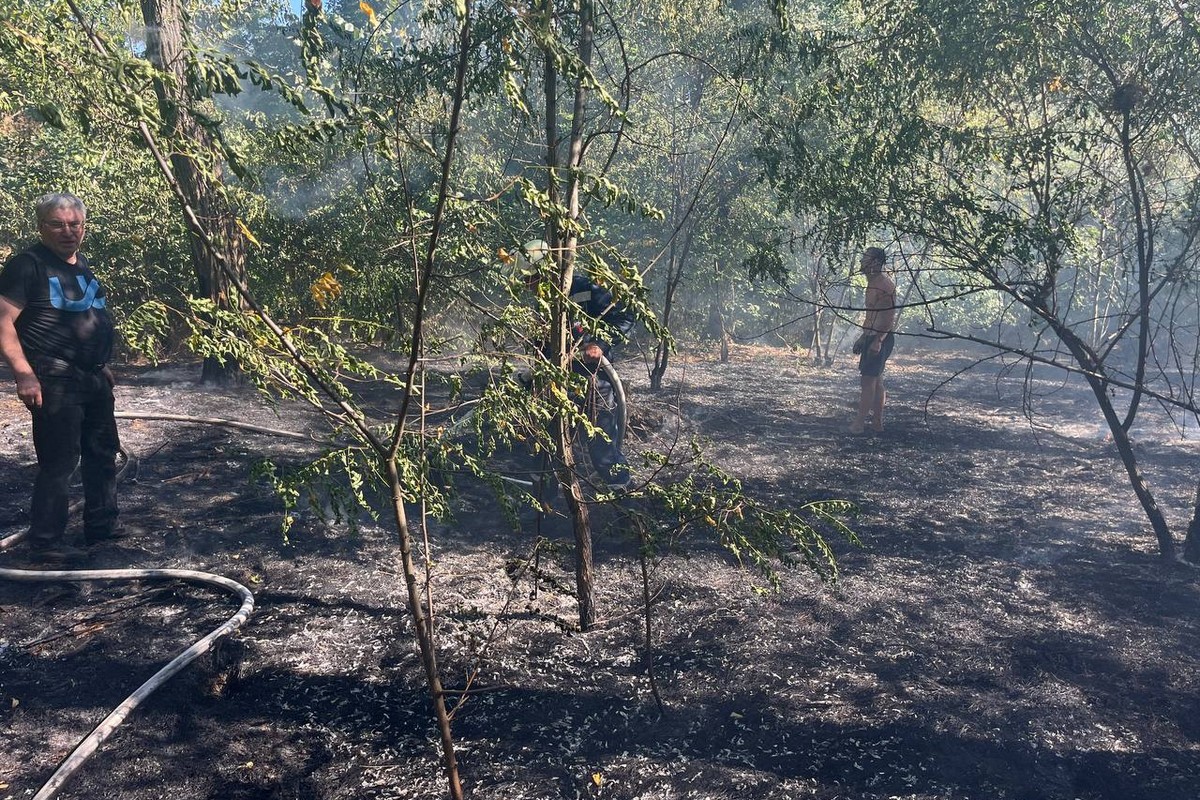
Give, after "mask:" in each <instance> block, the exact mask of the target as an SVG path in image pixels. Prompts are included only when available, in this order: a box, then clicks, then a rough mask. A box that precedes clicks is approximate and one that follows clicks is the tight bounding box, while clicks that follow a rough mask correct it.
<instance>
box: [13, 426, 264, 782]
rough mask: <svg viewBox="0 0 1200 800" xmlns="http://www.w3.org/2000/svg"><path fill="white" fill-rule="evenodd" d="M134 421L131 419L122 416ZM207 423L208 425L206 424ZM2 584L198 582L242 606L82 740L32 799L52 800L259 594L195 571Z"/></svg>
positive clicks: (50, 575) (242, 617) (36, 575)
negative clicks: (81, 768) (229, 597)
mask: <svg viewBox="0 0 1200 800" xmlns="http://www.w3.org/2000/svg"><path fill="white" fill-rule="evenodd" d="M122 416H123V417H125V418H129V417H130V416H133V415H132V414H130V415H122ZM204 421H207V420H204ZM130 463H132V460H131V459H130V458H129V457H128V455H126V460H125V464H124V465H123V466H122V469H121V474H123V473H124V471H125V469H126V468H128V466H129V465H130ZM80 505H82V503H81V502H77V503H75V504H73V505H72V507H71V508H72V511H73V510H75V509H77V508H78V507H79V506H80ZM25 536H26V534H25V532H21V533H17V534H14V535H12V536H8V537H6V538H4V539H0V552H2V551H4V550H7V549H8V548H10V547H12V546H13V545H15V544H17V543H19V542H20V541H22V540H23V539H24V538H25ZM0 580H10V581H21V582H26V583H58V582H64V581H67V582H81V581H146V580H154V581H162V580H177V581H187V582H189V583H199V584H204V585H208V586H213V587H216V588H218V589H222V590H224V591H227V592H229V593H230V594H233V595H236V596H237V597H239V598H240V599H241V601H242V603H241V607H240V608H239V609H238V610H237V613H235V614H234V615H233V616H231V617H230V618H229V619H227V620H226V621H225V622H224V623H223V624H222V625H221V626H220V627H218V628H217V629H216V630H214V631H212V632H211V633H209V634H208V635H207V636H205V637H204V638H203V639H200V640H199V641H198V642H196V643H195V644H193V645H191V646H190V647H188V648H187V649H186V650H184V651H183V652H181V653H179V655H177V656H175V658H173V659H171V661H170V662H169V663H168V664H167V665H166V666H164V667H163V668H161V669H160V670H158V672H156V673H154V675H152V676H151V677H150V679H149V680H147V681H146V682H145V683H143V684H142V685H141V686H139V687H138V688H137V690H136V691H135V692H134V693H133V694H131V695H129V697H127V698H125V700H124V701H123V702H122V703H121V704H120V705H119V706H117V707H116V708H115V709H113V711H112V712H111V713H110V714H109V715H108V716H107V717H105V718H104V719H103V720H102V721H101V722H100V724H99V725H97V726H96V727H95V728H94V729H93V730H92V732H91V733H90V734H88V735H87V736H86V737H85V738H84V739H83V741H81V742H80V743H79V744H78V745H76V747H75V749H74V750H73V751H71V754H70V755H68V756H67V757H66V758H65V759H64V760H63V761H62V763H61V764H59V766H58V769H56V770H55V771H54V774H53V775H51V776H50V779H49V780H47V781H46V783H45V784H43V785H42V788H41V789H39V790H38V793H37V794H36V795H34V797H33V800H50V798H52V797H54V796H55V795H56V794H58V791H59V790H60V789H61V788H62V787H63V784H65V783H66V781H67V780H68V779H69V778H70V777H71V776H72V775H73V774H75V772H76V771H78V770H79V768H80V767H82V766H83V764H84V762H86V761H87V759H88V758H89V757H90V756H91V755H92V754H93V753H95V752H96V749H97V748H99V747H100V745H101V744H103V743H104V741H105V740H107V739H108V738H109V737H110V736H112V734H113V732H114V731H116V729H117V726H118V725H120V724H121V723H122V722H123V721H124V720H125V718H126V717H128V716H129V715H130V714H131V713H132V712H133V711H134V709H136V708H137V707H138V706H139V705H141V703H142V701H143V700H145V699H146V698H147V697H149V696H150V695H151V694H152V693H153V692H154V691H155V690H156V689H158V688H159V687H160V686H162V685H163V684H164V683H166V682H167V681H168V680H170V679H171V678H172V677H174V676H175V675H176V674H178V673H179V672H180V671H181V670H183V669H184V667H186V666H188V665H189V664H191V663H192V662H193V661H195V660H196V659H197V658H199V657H200V656H202V655H204V654H205V653H207V652H208V651H209V650H211V649H212V648H213V646H214V645H215V644H216V643H217V642H218V641H219V640H220V639H221V638H222V637H225V636H228V635H229V634H231V633H233V632H234V631H236V630H237V629H238V628H240V627H241V626H242V624H243V623H245V622H246V620H247V619H249V617H250V614H251V612H252V611H253V610H254V595H253V594H251V592H250V590H249V589H247V588H246V587H245V586H243V585H242V584H240V583H238V582H237V581H234V580H230V579H229V578H224V577H222V576H220V575H215V574H213V573H210V572H198V571H196V570H190V569H83V570H31V569H12V568H7V567H3V568H0Z"/></svg>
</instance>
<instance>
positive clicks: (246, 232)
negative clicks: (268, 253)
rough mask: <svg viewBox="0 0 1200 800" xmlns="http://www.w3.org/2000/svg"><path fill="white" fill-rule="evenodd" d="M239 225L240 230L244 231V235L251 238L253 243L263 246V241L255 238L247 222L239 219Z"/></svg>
mask: <svg viewBox="0 0 1200 800" xmlns="http://www.w3.org/2000/svg"><path fill="white" fill-rule="evenodd" d="M237 226H238V230H240V231H241V232H242V236H245V237H246V238H247V239H249V240H250V243H251V244H254V245H257V246H258V247H262V242H260V241H259V240H258V239H255V238H254V234H253V233H251V232H250V229H249V228H247V227H246V223H244V222H242V221H241V220H240V219H239V220H237Z"/></svg>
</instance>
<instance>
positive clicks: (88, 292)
mask: <svg viewBox="0 0 1200 800" xmlns="http://www.w3.org/2000/svg"><path fill="white" fill-rule="evenodd" d="M75 280H76V281H78V282H79V289H80V290H81V291H82V292H83V297H82V298H80V299H79V300H68V299H67V296H66V295H65V294H63V289H62V283H60V282H59V280H58V278H57V277H55V278H51V279H50V305H52V306H54V307H55V308H57V309H58V310H59V311H87V310H88V309H89V308H104V305H105V300H104V298H103V297H96V295H97V294H99V293H100V282H99V281H98V280H96V279H95V278H92V280H91V282H89V281H88V280H87V279H86V278H84V277H83V276H82V275H76V276H75Z"/></svg>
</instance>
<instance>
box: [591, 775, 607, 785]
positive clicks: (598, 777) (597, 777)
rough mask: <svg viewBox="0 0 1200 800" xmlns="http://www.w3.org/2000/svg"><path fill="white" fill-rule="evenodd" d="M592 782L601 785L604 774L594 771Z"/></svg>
mask: <svg viewBox="0 0 1200 800" xmlns="http://www.w3.org/2000/svg"><path fill="white" fill-rule="evenodd" d="M592 783H594V784H596V785H597V786H599V785H601V784H602V783H604V776H603V775H601V774H600V773H599V772H593V773H592Z"/></svg>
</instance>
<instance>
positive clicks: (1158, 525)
mask: <svg viewBox="0 0 1200 800" xmlns="http://www.w3.org/2000/svg"><path fill="white" fill-rule="evenodd" d="M1042 311H1043V318H1044V319H1046V321H1047V322H1049V323H1050V324H1051V325H1052V326H1053V327H1054V331H1055V333H1056V334H1058V338H1059V339H1061V340H1062V342H1063V344H1065V345H1066V346H1067V349H1069V350H1070V351H1071V355H1072V356H1073V357H1074V358H1075V360H1076V362H1078V364H1079V366H1080V367H1082V368H1083V370H1084V376H1085V377H1086V378H1087V382H1088V386H1089V387H1091V390H1092V395H1093V396H1094V397H1095V398H1096V403H1097V405H1099V406H1100V411H1101V413H1103V414H1104V421H1105V422H1106V423H1108V430H1109V432H1110V433H1111V434H1112V437H1113V443H1114V444H1115V445H1116V446H1117V453H1118V454H1119V455H1120V456H1121V463H1122V464H1123V465H1124V467H1125V472H1126V473H1127V474H1128V475H1129V483H1130V485H1131V486H1132V487H1133V493H1134V494H1135V495H1137V499H1138V502H1140V503H1141V504H1142V509H1143V510H1144V511H1145V513H1146V518H1147V519H1148V520H1149V521H1150V527H1151V528H1153V529H1154V535H1155V538H1157V539H1158V552H1159V555H1161V556H1162V557H1163V558H1165V559H1168V560H1174V559H1175V558H1176V557H1177V556H1176V552H1175V539H1174V538H1173V537H1172V536H1171V529H1170V527H1169V526H1168V525H1167V519H1166V517H1165V516H1163V513H1162V509H1160V508H1159V507H1158V503H1157V501H1155V499H1154V494H1153V493H1152V492H1151V491H1150V485H1149V484H1148V483H1146V479H1145V477H1144V476H1143V475H1142V472H1141V468H1140V467H1139V466H1138V462H1137V454H1135V453H1134V452H1133V442H1132V440H1130V438H1129V432H1128V431H1127V430H1126V429H1125V426H1124V425H1122V424H1121V419H1120V417H1119V416H1118V414H1117V410H1116V408H1115V407H1114V406H1113V403H1112V398H1111V397H1109V395H1108V381H1106V380H1105V378H1104V371H1103V367H1102V366H1101V365H1100V364H1099V363H1098V361H1097V359H1096V356H1095V354H1094V353H1092V351H1091V349H1090V348H1088V346H1087V345H1086V344H1085V343H1084V342H1083V340H1081V339H1080V338H1079V337H1078V336H1076V335H1075V333H1074V332H1073V331H1072V330H1071V329H1070V328H1068V327H1067V326H1066V325H1063V324H1062V323H1060V322H1059V321H1058V320H1057V319H1056V318H1054V317H1053V316H1050V315H1049V314H1048V313H1047V312H1046V311H1045V309H1043V310H1042Z"/></svg>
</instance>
